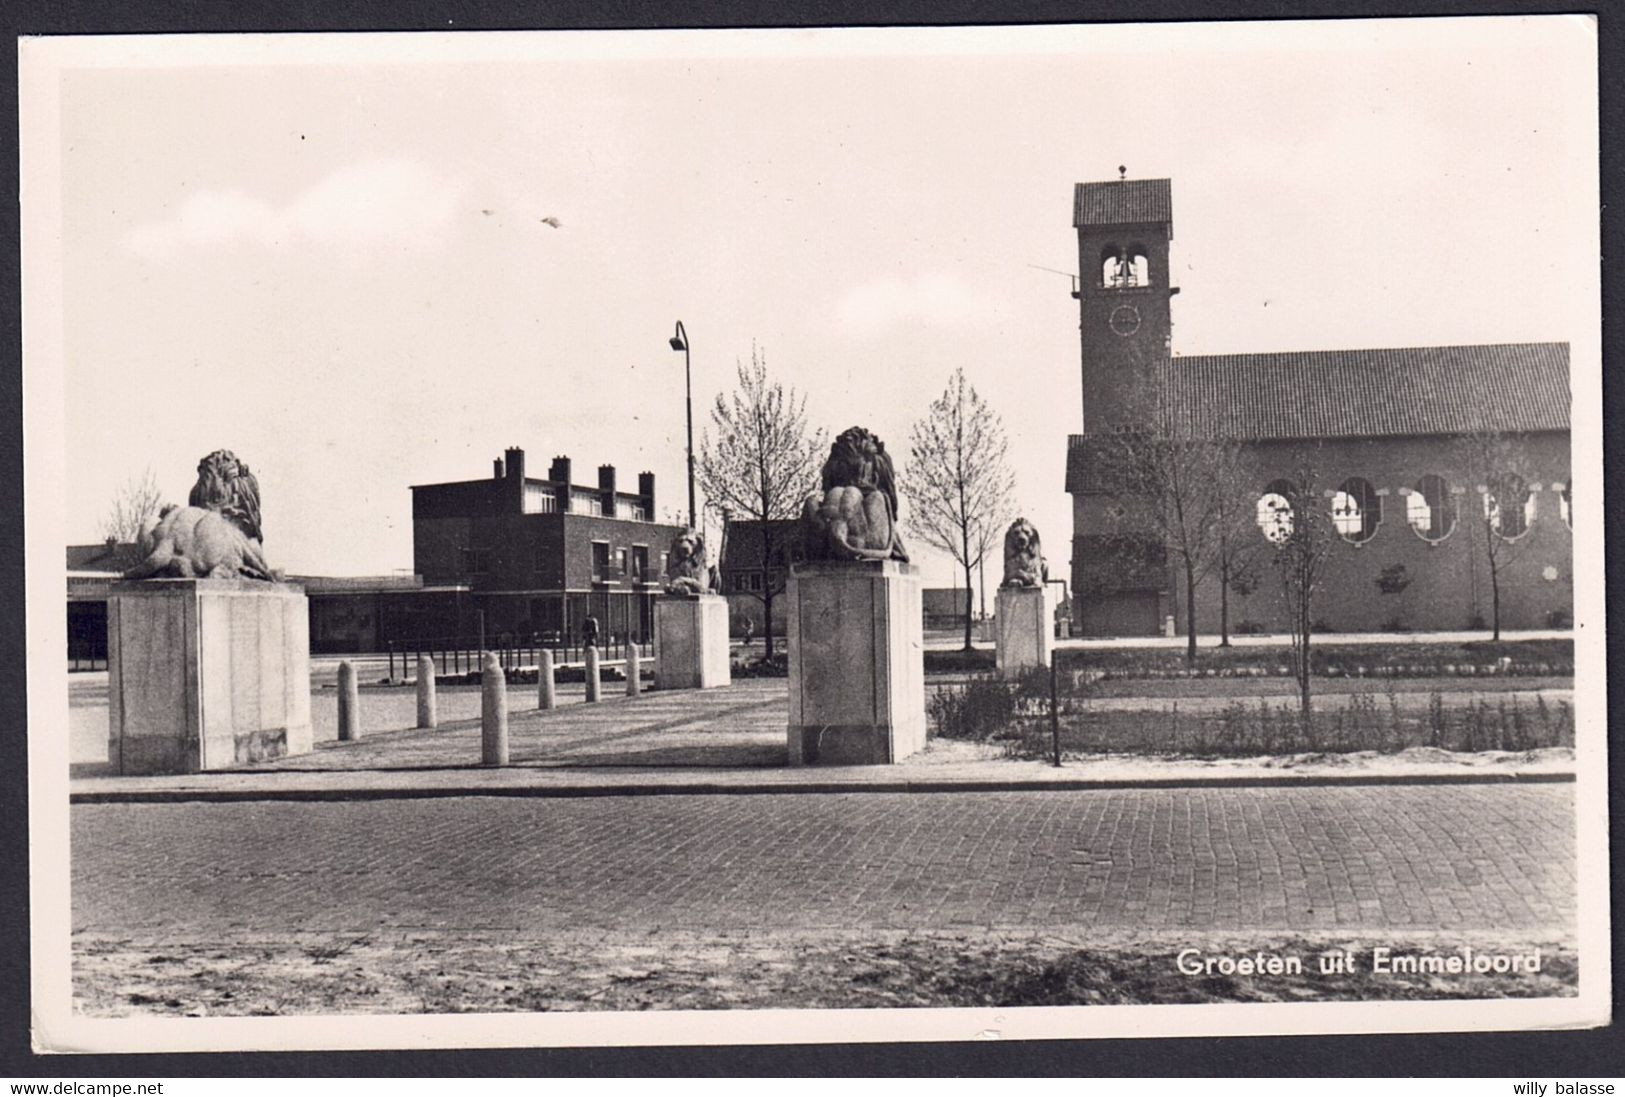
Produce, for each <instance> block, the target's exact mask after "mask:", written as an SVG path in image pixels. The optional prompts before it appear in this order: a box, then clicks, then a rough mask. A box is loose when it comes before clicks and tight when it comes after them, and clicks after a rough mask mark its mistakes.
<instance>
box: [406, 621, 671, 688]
mask: <svg viewBox="0 0 1625 1097" xmlns="http://www.w3.org/2000/svg"><path fill="white" fill-rule="evenodd" d="M632 643H633V641H632V640H630V639H629V638H628V637H626V636H621V635H602V636H600V637H599V638H598V645H597V646H598V656H599V658H600V659H602V660H603V661H604V662H619V661H621V660H624V659H625V658H626V651H627V648H628V647H629V646H631V644H632ZM637 648H638V654H639V656H640V657H642V658H644V659H652V658H654V641H653V640H652V639H651V640H643V641H638V642H637ZM544 650H545V651H551V652H552V653H553V665H554V666H555V667H557V666H561V665H567V664H571V663H579V664H584V663H585V662H586V661H587V648H586V645H585V644H582V643H580V642H579V641H577V642H573V643H572V642H571V641H568V640H566V639H564V638H563V637H560V636H557V635H548V634H545V633H531V634H529V635H527V636H516V635H512V634H507V633H504V634H501V635H498V636H494V637H489V636H488V637H486V638H485V642H484V644H483V645H482V644H481V642H480V639H479V638H478V637H454V638H448V639H427V640H391V641H390V642H389V650H388V655H389V677H390V679H391V680H392V681H394V680H397V676H398V677H399V678H405V677H406V676H407V675H408V673H414V674H415V673H416V672H417V663H418V658H419V657H420V656H424V655H427V656H428V657H429V658H430V659H431V660H433V661H434V665H435V673H436V674H467V673H469V672H470V671H475V670H478V669H480V657H481V655H482V654H483V653H484V652H487V651H490V652H495V653H496V656H497V660H498V662H500V663H501V664H502V669H503V670H504V671H512V670H516V669H518V668H519V667H534V666H536V665H537V664H538V663H540V662H541V653H542V652H543V651H544ZM397 660H398V663H397ZM397 666H398V667H399V669H398V670H397Z"/></svg>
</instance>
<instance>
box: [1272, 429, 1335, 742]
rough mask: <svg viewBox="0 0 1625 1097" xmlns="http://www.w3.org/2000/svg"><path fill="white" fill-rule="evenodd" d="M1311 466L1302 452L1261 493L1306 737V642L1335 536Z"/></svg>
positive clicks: (1308, 716)
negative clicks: (1288, 473) (1291, 468)
mask: <svg viewBox="0 0 1625 1097" xmlns="http://www.w3.org/2000/svg"><path fill="white" fill-rule="evenodd" d="M1317 479H1318V478H1317V475H1316V473H1315V469H1314V466H1313V465H1311V464H1310V463H1309V461H1308V459H1307V458H1306V457H1304V456H1301V455H1300V457H1299V459H1298V461H1297V463H1296V468H1295V469H1294V471H1293V473H1292V475H1291V476H1290V477H1288V478H1284V479H1280V480H1276V481H1275V482H1274V483H1273V484H1272V485H1271V487H1272V488H1274V489H1275V491H1273V492H1271V493H1270V494H1267V495H1265V496H1264V499H1263V501H1261V502H1260V504H1259V506H1260V507H1261V508H1268V509H1269V511H1270V514H1269V518H1270V523H1269V527H1270V528H1269V534H1268V535H1269V539H1270V540H1271V541H1273V542H1274V544H1275V552H1274V555H1273V557H1272V558H1271V563H1272V564H1273V565H1274V566H1275V569H1276V571H1277V573H1278V574H1279V575H1280V578H1281V593H1282V596H1283V597H1284V598H1285V600H1286V608H1287V628H1288V632H1289V635H1290V636H1291V640H1292V676H1293V678H1295V679H1296V680H1297V683H1298V705H1299V710H1300V719H1301V720H1302V724H1303V729H1304V734H1305V737H1306V738H1307V736H1308V733H1309V724H1310V720H1311V715H1312V702H1311V697H1310V692H1311V683H1310V670H1311V664H1310V659H1309V643H1310V639H1311V636H1312V635H1313V632H1314V619H1315V618H1314V605H1315V597H1316V595H1318V594H1319V593H1320V589H1321V587H1323V586H1324V585H1325V582H1326V565H1327V561H1328V560H1329V559H1330V557H1331V551H1332V546H1333V544H1334V542H1335V540H1336V537H1337V534H1336V532H1335V531H1334V530H1333V528H1332V523H1331V518H1330V515H1329V514H1328V512H1327V509H1326V508H1325V507H1324V506H1323V505H1322V504H1323V499H1322V497H1321V494H1320V492H1319V490H1318V487H1317Z"/></svg>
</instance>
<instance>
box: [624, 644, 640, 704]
mask: <svg viewBox="0 0 1625 1097" xmlns="http://www.w3.org/2000/svg"><path fill="white" fill-rule="evenodd" d="M642 692H643V653H642V652H640V651H638V644H637V641H636V640H628V641H627V642H626V695H627V696H628V697H636V696H637V695H638V694H640V693H642Z"/></svg>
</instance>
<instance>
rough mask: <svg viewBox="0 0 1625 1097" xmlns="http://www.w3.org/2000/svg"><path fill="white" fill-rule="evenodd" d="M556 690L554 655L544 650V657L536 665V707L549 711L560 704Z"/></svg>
mask: <svg viewBox="0 0 1625 1097" xmlns="http://www.w3.org/2000/svg"><path fill="white" fill-rule="evenodd" d="M556 690H557V686H556V685H555V683H554V681H553V653H552V652H551V651H548V650H547V649H546V648H543V649H542V657H541V659H540V660H538V661H537V664H536V707H537V708H539V709H548V708H552V707H553V706H554V705H556V704H558V703H559V699H558V694H557V692H556Z"/></svg>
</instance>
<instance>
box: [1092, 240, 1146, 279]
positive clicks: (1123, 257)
mask: <svg viewBox="0 0 1625 1097" xmlns="http://www.w3.org/2000/svg"><path fill="white" fill-rule="evenodd" d="M1100 284H1101V286H1102V287H1103V288H1105V289H1132V288H1134V287H1137V286H1149V285H1150V284H1151V260H1150V258H1149V256H1147V254H1146V250H1145V248H1144V247H1143V246H1142V245H1140V244H1133V245H1131V246H1129V247H1127V248H1120V247H1118V246H1116V245H1115V244H1108V245H1107V246H1106V247H1104V248H1102V249H1101V251H1100Z"/></svg>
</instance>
